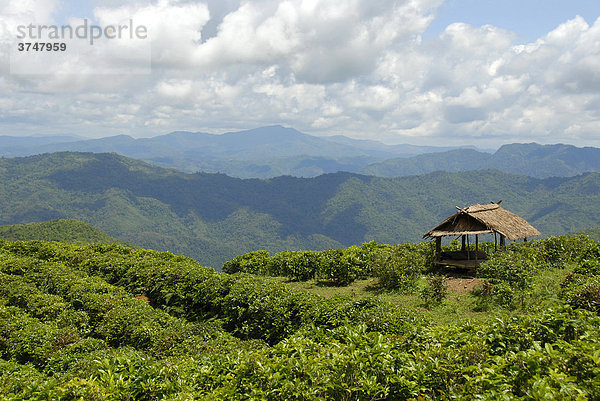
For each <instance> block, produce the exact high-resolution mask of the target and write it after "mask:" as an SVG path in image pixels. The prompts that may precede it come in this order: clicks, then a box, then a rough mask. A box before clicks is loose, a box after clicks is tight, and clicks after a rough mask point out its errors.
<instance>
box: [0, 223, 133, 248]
mask: <svg viewBox="0 0 600 401" xmlns="http://www.w3.org/2000/svg"><path fill="white" fill-rule="evenodd" d="M0 239H6V240H10V241H60V242H70V243H74V244H78V245H87V244H93V243H103V244H113V243H118V244H125V243H124V242H123V241H119V240H118V239H115V238H113V237H111V236H110V235H108V234H106V233H105V232H103V231H101V230H99V229H97V228H96V227H94V226H92V225H91V224H88V223H85V222H83V221H79V220H72V219H55V220H50V221H44V222H39V223H27V224H13V225H5V226H0Z"/></svg>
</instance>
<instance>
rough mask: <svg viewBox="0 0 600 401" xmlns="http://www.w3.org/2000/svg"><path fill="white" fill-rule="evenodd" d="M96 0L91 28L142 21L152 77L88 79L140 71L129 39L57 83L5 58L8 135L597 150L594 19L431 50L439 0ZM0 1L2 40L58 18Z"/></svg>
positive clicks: (444, 36) (463, 32)
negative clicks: (351, 140)
mask: <svg viewBox="0 0 600 401" xmlns="http://www.w3.org/2000/svg"><path fill="white" fill-rule="evenodd" d="M102 4H103V6H102V7H99V8H96V9H94V11H93V18H94V22H95V23H98V24H101V25H102V24H113V23H119V22H121V21H127V20H129V19H131V20H133V21H135V22H136V23H137V24H143V25H145V26H147V27H148V29H149V31H148V32H149V35H150V39H151V43H152V47H151V62H152V64H151V65H152V72H151V74H146V75H144V74H140V75H137V74H129V73H120V74H112V75H107V76H102V75H97V74H83V73H82V72H85V71H88V72H94V71H97V69H98V68H102V67H106V66H107V65H108V64H113V65H114V63H117V62H118V64H117V65H118V66H119V67H121V68H123V69H124V70H121V71H125V72H127V71H128V70H127V69H132V68H136V66H139V65H143V63H144V59H143V57H144V56H143V54H142V53H140V54H137V55H136V53H135V52H132V51H131V50H132V49H131V47H129V48H128V47H127V45H128V44H127V43H121V44H119V46H112V47H110V46H107V44H106V43H104V44H102V45H99V46H98V47H97V48H96V49H95V50H96V56H95V57H92V56H90V58H89V59H87V60H84V61H85V62H84V63H83V64H81V63H79V62H76V61H77V60H69V59H66V60H64V63H63V64H62V65H61V72H62V74H49V75H40V76H23V75H14V74H13V75H11V74H9V72H8V69H7V68H6V57H7V53H6V52H4V53H2V58H3V59H4V62H5V63H4V67H2V68H3V69H2V70H1V71H2V72H1V75H0V88H2V91H0V105H2V113H1V114H0V129H2V132H3V133H6V134H26V133H34V132H35V133H37V132H73V133H78V134H84V135H85V134H92V135H108V134H114V133H123V132H126V133H130V134H133V135H138V136H145V135H153V134H161V133H165V132H168V131H171V130H178V129H188V130H194V131H199V130H207V131H224V130H228V129H233V128H252V127H255V126H259V125H266V124H274V123H281V124H286V125H290V126H294V127H296V128H298V129H300V130H303V131H306V132H308V133H314V134H334V133H343V134H347V135H351V136H355V137H371V138H379V139H383V140H386V141H392V142H398V143H400V142H420V143H431V144H440V143H457V141H463V142H473V143H479V144H481V146H493V145H497V144H500V143H505V142H512V141H541V142H559V141H562V142H577V143H582V144H591V145H597V146H600V136H598V134H597V133H598V132H599V131H598V130H599V128H600V123H599V121H600V112H599V111H598V110H599V109H600V108H599V107H598V105H600V72H599V71H600V70H599V69H598V68H597V66H598V65H600V20H597V21H596V22H595V23H593V24H592V25H589V24H587V23H586V21H585V20H583V19H582V18H580V17H576V18H573V19H570V20H566V21H565V22H564V23H563V24H561V25H560V26H558V27H556V29H554V30H553V31H551V32H548V33H547V34H546V35H544V36H543V37H541V38H539V39H538V40H537V41H535V42H534V43H526V44H519V43H516V40H517V36H516V35H515V34H514V33H512V32H509V31H506V30H504V29H502V28H501V27H495V26H490V25H486V26H481V27H475V26H471V25H467V24H464V23H455V24H452V25H450V26H448V27H447V28H446V30H445V31H444V32H442V33H441V34H440V35H439V37H437V38H433V39H429V40H427V41H422V40H421V34H422V33H423V32H424V31H425V30H426V29H427V26H428V24H429V23H430V22H431V21H432V18H434V14H433V13H435V10H436V7H437V6H439V5H440V4H441V0H381V1H378V2H371V1H367V0H339V1H330V0H284V1H276V0H245V1H241V0H223V1H217V0H209V1H205V2H188V1H176V0H159V1H146V2H143V3H141V2H140V3H133V2H122V3H121V2H110V1H105V2H103V3H102ZM0 5H1V6H2V13H1V14H0V15H1V17H0V41H2V42H1V43H5V44H6V43H8V42H9V41H10V40H11V37H10V36H11V33H10V29H12V28H11V27H14V26H15V24H16V23H19V21H25V20H27V21H30V20H31V21H44V22H46V21H48V23H51V22H52V18H53V15H54V13H55V12H56V9H57V8H58V7H60V4H59V2H58V1H52V0H40V1H33V0H27V1H16V0H10V1H9V0H4V1H2V2H0ZM74 21H75V20H73V22H74ZM129 45H131V43H130V44H129ZM1 51H2V50H0V52H1ZM106 52H108V53H106ZM106 54H110V55H111V58H110V59H105V60H102V58H101V56H102V55H106ZM79 61H81V60H79ZM103 63H104V64H103ZM106 68H108V67H106ZM32 111H35V114H36V116H35V118H34V117H32V116H30V114H31V113H30V112H32ZM457 133H460V135H456V134H457Z"/></svg>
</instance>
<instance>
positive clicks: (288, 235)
mask: <svg viewBox="0 0 600 401" xmlns="http://www.w3.org/2000/svg"><path fill="white" fill-rule="evenodd" d="M500 199H503V200H504V202H503V205H504V206H505V207H506V208H507V209H509V210H511V211H513V212H515V213H517V214H519V215H521V216H523V217H524V218H526V219H528V220H529V221H530V222H531V223H532V224H533V225H534V226H535V227H536V228H538V229H539V230H540V231H541V232H542V233H544V234H546V235H548V234H559V233H565V232H576V231H578V230H581V229H584V228H586V227H590V226H594V225H600V174H598V173H589V174H584V175H579V176H576V177H569V178H550V179H536V178H530V177H525V176H518V175H513V174H507V173H503V172H500V171H497V170H483V171H471V172H461V173H447V172H435V173H430V174H427V175H418V176H408V177H399V178H381V177H372V176H364V175H358V174H351V173H335V174H325V175H321V176H319V177H315V178H295V177H290V176H283V177H277V178H272V179H266V180H265V179H239V178H232V177H228V176H226V175H224V174H208V173H198V174H185V173H182V172H178V171H176V170H173V169H164V168H160V167H156V166H153V165H150V164H147V163H144V162H141V161H138V160H134V159H130V158H126V157H123V156H119V155H116V154H93V153H68V152H67V153H55V154H45V155H40V156H30V157H25V158H10V159H8V158H5V159H0V224H19V223H30V222H36V221H45V220H51V219H59V218H73V219H78V220H81V221H85V222H88V223H90V224H93V225H94V226H95V227H98V228H99V229H101V230H103V231H104V232H106V233H108V234H109V235H111V236H113V237H115V238H118V239H120V240H123V241H127V242H131V243H134V244H136V245H139V246H142V247H144V248H151V249H157V250H170V251H172V252H175V253H185V254H186V255H190V256H192V257H194V258H197V259H198V260H199V261H201V262H202V263H205V264H207V265H210V266H214V267H219V266H220V265H221V263H222V262H223V261H225V260H228V259H231V258H232V257H233V256H236V255H238V254H240V253H244V252H247V251H250V250H256V249H267V250H269V251H271V252H275V251H281V250H286V249H290V250H291V249H315V250H317V249H326V248H331V247H340V246H348V245H351V244H360V243H361V242H363V241H370V240H376V241H380V242H385V243H398V242H407V241H418V240H419V239H420V238H421V236H422V235H423V234H424V233H425V232H426V231H428V230H429V229H430V228H431V227H433V226H434V225H436V224H437V223H439V222H440V221H441V220H442V219H444V218H446V217H447V216H448V215H450V214H452V213H454V211H455V206H462V207H464V206H467V205H469V204H472V203H484V202H489V201H497V200H500Z"/></svg>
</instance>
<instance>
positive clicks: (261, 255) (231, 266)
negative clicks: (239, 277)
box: [221, 251, 271, 276]
mask: <svg viewBox="0 0 600 401" xmlns="http://www.w3.org/2000/svg"><path fill="white" fill-rule="evenodd" d="M269 256H270V255H269V252H267V251H254V252H249V253H245V254H243V255H239V256H236V257H235V258H233V259H231V260H230V261H227V262H225V263H224V264H223V267H222V268H221V270H222V271H223V272H224V273H229V274H234V273H241V272H243V273H251V274H260V275H265V276H266V275H268V274H269V272H270V270H271V268H270V259H269Z"/></svg>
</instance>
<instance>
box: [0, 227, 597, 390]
mask: <svg viewBox="0 0 600 401" xmlns="http://www.w3.org/2000/svg"><path fill="white" fill-rule="evenodd" d="M426 249H427V246H426V245H409V244H404V245H400V246H390V245H379V244H365V245H363V246H362V247H360V249H351V250H350V249H349V250H346V249H340V250H339V251H340V254H341V255H346V256H349V255H354V256H353V258H354V259H356V263H348V264H347V265H348V266H354V265H356V264H357V263H358V264H361V260H362V259H361V258H362V257H363V256H364V255H371V256H376V258H375V259H380V260H383V262H382V266H384V267H385V269H384V270H385V271H388V272H390V273H394V272H396V274H400V275H402V274H403V272H405V271H406V269H412V270H415V271H416V272H417V273H418V275H419V276H420V279H421V280H423V279H424V276H423V275H425V274H434V275H433V276H431V279H429V280H427V284H425V287H424V288H420V285H419V284H418V281H414V282H413V283H414V284H413V285H411V286H405V287H403V288H402V289H398V290H396V291H401V292H402V293H407V294H411V293H420V294H421V298H422V299H423V302H424V304H423V306H420V307H419V308H405V307H401V306H398V305H395V304H393V303H390V302H388V301H386V300H384V299H382V297H368V298H363V299H355V298H352V297H332V298H323V297H321V296H318V295H314V294H312V293H310V292H307V291H303V290H298V289H294V288H292V287H291V286H290V285H288V284H286V283H284V282H281V281H278V280H276V279H273V278H268V277H263V276H260V275H252V274H248V273H243V272H240V273H235V274H225V273H217V272H215V271H214V270H213V269H211V268H207V267H203V266H201V265H200V264H198V263H197V262H196V261H194V260H192V259H189V258H186V257H183V256H175V255H173V254H171V253H160V252H155V251H147V250H139V249H138V250H134V249H130V248H127V247H124V246H120V245H103V244H94V245H87V246H77V245H73V244H66V243H59V242H40V241H35V242H10V241H3V240H0V397H1V398H3V399H7V400H8V399H10V400H17V399H18V400H24V399H31V400H42V399H44V400H47V399H60V400H81V399H85V400H125V399H135V400H156V399H164V400H191V399H197V400H224V399H227V400H282V399H285V400H344V399H348V400H373V399H380V400H404V399H406V400H420V399H465V400H466V399H490V400H491V399H507V400H511V399H539V400H542V399H544V400H546V399H556V400H558V399H581V400H585V399H598V398H600V381H599V380H600V379H599V378H600V318H599V317H598V313H599V312H600V297H599V294H600V282H599V281H598V278H599V276H598V275H599V274H600V245H599V244H598V243H596V242H594V241H591V240H589V239H588V238H587V237H584V236H578V237H551V238H548V239H545V240H541V241H532V242H529V243H526V244H513V245H511V246H510V247H509V248H508V249H506V250H505V251H500V252H496V253H494V254H493V255H492V257H491V259H490V260H489V262H488V263H487V264H485V265H484V266H483V267H482V269H481V271H480V273H479V275H480V278H481V279H482V280H483V281H482V285H481V286H480V287H478V288H477V289H475V290H474V291H472V293H470V294H469V296H468V298H463V299H462V300H460V303H461V304H462V305H465V307H467V308H470V309H471V311H472V312H473V313H478V314H480V315H481V318H480V319H478V322H477V323H476V322H474V321H471V320H469V319H468V316H464V314H462V315H459V314H456V316H457V319H455V320H454V323H453V324H450V325H448V324H440V322H438V321H436V320H432V319H431V318H428V317H426V316H425V314H424V313H423V310H424V309H423V307H425V308H427V310H436V309H439V310H441V311H445V310H446V309H444V308H446V307H447V305H446V303H447V302H449V301H448V300H447V299H446V297H445V296H444V295H442V296H440V297H438V296H436V293H437V292H444V291H443V290H444V283H443V281H444V280H443V276H438V275H435V272H433V271H432V270H431V268H430V266H427V264H426V263H425V264H422V263H420V262H419V263H417V264H416V265H413V264H411V263H409V262H408V261H410V260H411V259H413V258H415V259H416V260H420V258H419V257H418V255H419V254H423V251H425V250H426ZM429 249H431V247H429ZM399 250H401V252H402V253H403V255H404V256H405V259H406V260H407V263H401V264H394V262H393V260H395V258H390V256H392V255H394V254H395V253H397V252H398V251H399ZM360 251H365V252H362V253H361V252H360ZM427 252H428V251H425V254H427ZM361 255H363V256H361ZM246 256H247V257H246V258H245V259H244V258H242V259H244V260H252V259H253V258H254V257H255V256H258V255H257V254H254V255H246ZM263 256H265V255H263ZM288 256H292V255H284V256H281V257H280V258H284V259H286V260H287V261H288V262H287V263H286V264H285V265H286V266H288V267H289V271H294V270H296V269H294V268H293V266H294V265H298V264H301V262H302V258H293V257H291V258H289V257H288ZM274 257H275V258H277V255H275V256H274ZM263 260H264V258H263ZM334 260H340V261H341V260H343V258H340V259H335V258H334ZM362 261H363V262H364V260H362ZM385 261H388V262H385ZM239 262H240V259H238V262H235V263H234V262H232V264H231V266H232V267H233V266H236V263H237V266H238V268H240V269H242V270H243V267H244V266H246V264H244V263H241V264H240V263H239ZM299 262H300V263H299ZM370 264H371V262H367V263H366V264H365V265H366V266H369V265H370ZM269 265H271V263H266V264H264V266H269ZM338 274H343V271H341V270H340V271H338V272H336V273H333V275H334V276H337V275H338ZM549 277H552V278H553V279H552V280H548V278H549ZM417 279H418V278H417ZM438 279H441V280H438ZM380 280H381V277H380ZM334 281H335V280H334ZM436 281H439V283H438V284H439V285H438V284H436ZM427 288H429V290H427ZM428 316H435V315H428Z"/></svg>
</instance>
